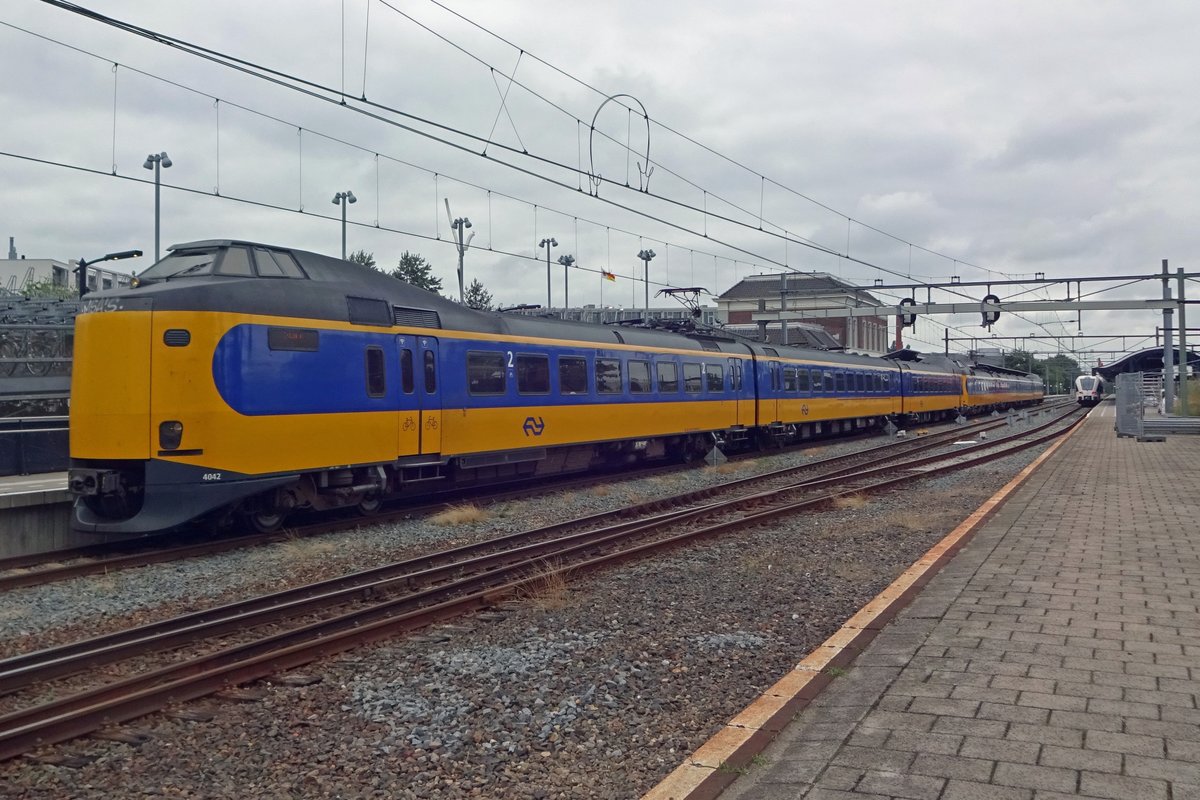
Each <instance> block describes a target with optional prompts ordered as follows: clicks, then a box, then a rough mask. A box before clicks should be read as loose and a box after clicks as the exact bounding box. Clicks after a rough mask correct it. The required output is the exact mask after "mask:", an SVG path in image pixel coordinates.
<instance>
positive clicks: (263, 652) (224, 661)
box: [0, 416, 1083, 759]
mask: <svg viewBox="0 0 1200 800" xmlns="http://www.w3.org/2000/svg"><path fill="white" fill-rule="evenodd" d="M1082 419H1083V417H1082V416H1081V417H1080V419H1079V420H1076V421H1075V422H1074V423H1073V424H1072V427H1073V426H1074V425H1077V424H1079V422H1080V421H1081V420H1082ZM1062 432H1063V431H1053V432H1050V433H1046V434H1043V435H1041V436H1039V437H1029V436H1028V435H1023V436H1022V437H1014V438H1021V439H1022V440H1023V441H1020V442H1018V443H1017V444H1015V445H1013V446H1011V447H1008V448H1005V449H1003V450H1001V451H998V452H992V453H988V454H985V455H980V456H977V457H974V458H968V459H963V458H962V456H961V453H952V454H946V455H945V458H947V459H949V460H950V461H951V463H949V464H947V465H945V466H943V467H938V468H934V469H931V470H928V471H926V472H925V473H924V474H926V475H933V474H939V473H941V472H946V471H951V470H956V469H962V468H965V467H967V466H971V465H974V464H976V463H982V462H986V461H992V460H995V459H997V458H1002V457H1004V456H1006V455H1010V454H1012V453H1015V452H1017V451H1020V450H1023V449H1026V448H1029V447H1033V446H1036V445H1037V444H1040V443H1042V442H1043V441H1048V440H1049V439H1051V438H1053V437H1055V436H1058V435H1060V434H1061V433H1062ZM987 449H992V450H995V443H989V445H988V447H987ZM908 481H911V477H910V476H907V475H904V476H897V477H893V478H890V479H887V480H884V481H881V482H878V483H875V484H872V485H870V486H866V487H858V488H855V489H850V490H846V491H843V492H838V493H835V494H833V495H826V496H822V497H819V498H810V499H807V500H804V501H801V502H799V503H786V504H783V505H781V506H778V507H776V508H772V509H768V510H765V511H760V512H755V513H752V514H748V515H743V516H741V517H739V518H736V519H734V520H729V521H726V522H722V523H718V524H716V525H709V526H706V527H702V528H699V529H694V530H691V531H686V532H684V533H680V534H676V535H673V536H669V537H666V538H661V539H657V540H654V541H651V542H643V543H641V544H634V545H631V546H628V547H624V548H622V549H618V550H615V551H613V552H607V553H601V554H599V555H594V556H591V557H586V555H587V554H588V553H591V552H594V551H595V550H596V549H597V548H600V547H603V546H606V545H609V544H616V543H618V541H619V539H621V538H623V537H627V536H629V535H630V532H631V531H637V532H644V531H645V530H648V529H652V528H654V527H655V525H656V524H658V523H656V522H654V521H638V522H637V523H635V524H633V525H632V526H629V525H626V526H622V527H626V528H629V529H630V530H629V531H626V532H624V533H613V532H611V531H601V533H603V534H604V535H603V536H602V537H601V538H600V539H599V540H591V541H583V542H576V543H574V544H572V545H571V546H569V547H567V548H566V549H563V550H560V551H559V552H558V553H557V554H556V557H558V558H563V557H566V556H567V555H578V556H580V557H583V560H581V561H579V562H577V563H573V564H569V565H567V566H561V567H557V568H551V569H544V571H543V573H542V574H543V575H552V574H564V573H567V572H571V571H575V570H580V569H586V568H590V567H593V566H598V565H600V564H605V563H612V562H614V561H619V560H624V559H628V558H632V557H634V556H635V555H639V554H642V553H644V552H649V551H652V550H657V549H662V548H664V547H670V546H674V545H675V544H678V543H681V542H683V541H688V540H691V539H695V538H696V537H698V536H701V535H708V534H712V533H719V532H724V531H727V530H730V529H733V528H741V527H745V526H748V525H754V524H758V523H760V522H765V521H767V520H770V519H773V518H776V517H779V516H781V515H784V514H791V513H794V512H795V511H797V510H799V509H801V508H807V507H813V506H815V505H819V504H827V503H829V502H831V501H832V500H833V499H834V498H836V497H838V496H841V495H844V494H853V493H861V492H865V491H877V490H878V489H880V488H884V487H888V486H892V485H895V484H897V483H900V482H908ZM755 499H757V498H755ZM745 501H746V498H745V497H742V498H738V499H736V500H734V501H730V503H738V502H742V503H744V502H745ZM730 503H716V504H712V507H711V508H708V509H692V510H689V511H687V512H680V513H678V514H668V515H664V516H666V517H670V518H672V519H674V520H678V519H684V518H689V517H694V516H697V515H699V514H702V513H705V512H706V511H712V510H714V509H715V508H716V507H718V506H727V505H730ZM568 538H578V537H568ZM545 563H546V562H545V561H544V556H543V557H540V558H538V559H537V560H535V561H532V562H530V561H525V562H522V563H518V564H513V565H510V566H508V567H505V568H500V569H496V570H490V571H488V572H485V573H483V574H482V575H475V576H472V577H468V578H464V579H461V580H459V581H452V582H450V583H447V584H443V585H439V586H435V587H431V588H428V589H425V590H422V591H421V592H418V593H416V594H415V595H411V596H406V597H401V598H397V599H394V600H390V601H387V602H384V603H381V604H379V605H377V606H373V607H371V608H368V609H365V610H362V611H355V612H351V613H349V614H344V615H340V616H338V617H335V618H333V619H330V620H323V621H320V622H317V623H313V624H310V625H306V626H303V627H301V628H297V629H294V630H291V631H287V632H284V633H281V634H276V635H274V636H271V637H268V638H267V639H264V640H261V641H258V642H251V643H248V644H244V645H239V646H235V647H232V648H228V649H226V650H223V651H219V652H216V653H212V654H209V655H207V656H202V657H200V658H198V659H194V660H192V661H189V662H185V663H182V664H177V665H172V666H169V667H164V668H162V669H159V670H156V671H154V672H152V673H148V674H145V675H140V676H134V677H132V678H128V679H125V680H123V681H119V682H117V683H115V684H110V685H108V686H105V687H101V688H99V689H95V690H91V691H88V692H83V693H80V694H77V695H74V696H72V697H68V698H64V699H61V700H57V701H53V702H51V703H47V704H43V705H41V706H36V707H34V708H31V709H26V710H24V711H18V712H14V713H13V714H9V715H6V716H5V717H3V718H0V759H4V758H8V757H11V756H13V755H17V754H19V753H21V752H25V751H27V750H28V749H31V748H32V747H34V746H37V745H38V744H42V743H48V742H50V741H62V740H63V739H67V738H72V737H73V736H76V735H79V734H80V733H86V732H88V731H90V730H94V729H95V728H96V727H98V726H103V725H105V724H113V723H117V722H123V721H126V720H128V719H132V718H134V717H137V716H141V715H143V714H145V713H147V712H148V711H151V710H154V709H156V708H160V707H162V706H163V705H164V704H169V703H171V702H178V701H181V700H186V699H192V698H194V697H198V696H202V695H203V694H207V693H209V692H211V691H213V690H214V689H215V688H220V687H221V686H225V685H227V684H231V683H234V684H236V683H244V682H246V681H249V680H253V679H255V678H262V677H266V676H268V675H270V674H272V673H274V672H278V671H281V670H284V669H290V668H292V667H294V666H299V665H301V664H303V663H308V662H310V661H312V660H314V659H316V658H320V657H322V656H325V655H329V654H331V653H333V652H340V651H342V650H345V649H348V648H350V647H353V646H357V645H358V644H361V643H363V642H364V641H374V640H375V639H377V638H381V637H384V636H388V635H390V634H391V633H393V632H395V631H399V630H407V629H411V628H414V627H421V626H424V625H428V624H430V623H431V622H433V621H437V620H439V619H443V618H446V617H449V616H454V615H457V614H459V613H462V611H464V610H469V609H470V608H479V607H484V606H487V605H491V604H493V603H494V602H495V601H496V600H498V599H501V598H503V597H507V596H509V595H511V594H513V593H514V592H516V591H518V590H519V589H520V588H521V587H525V586H527V585H528V584H529V582H530V579H531V570H534V569H536V568H538V567H539V565H542V566H543V567H544V565H545ZM514 576H515V578H514ZM463 591H466V592H467V594H465V595H460V596H459V597H456V598H452V599H447V600H444V601H442V602H438V603H436V604H435V605H433V606H431V607H427V608H422V609H410V610H406V611H402V612H401V613H400V614H399V616H396V615H395V611H397V610H400V609H403V608H404V607H405V606H406V605H411V604H412V603H414V602H416V601H417V600H418V599H419V598H422V597H423V598H428V599H436V598H437V597H438V596H439V595H445V594H446V593H451V592H463Z"/></svg>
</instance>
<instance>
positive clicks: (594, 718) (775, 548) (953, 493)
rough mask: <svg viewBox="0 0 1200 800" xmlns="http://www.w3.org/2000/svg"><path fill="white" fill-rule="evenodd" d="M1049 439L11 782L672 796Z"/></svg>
mask: <svg viewBox="0 0 1200 800" xmlns="http://www.w3.org/2000/svg"><path fill="white" fill-rule="evenodd" d="M880 441H881V440H880V439H874V440H871V441H868V442H865V443H864V442H837V443H829V444H826V445H823V446H822V447H821V448H820V450H821V452H820V453H819V455H814V453H813V451H811V450H810V451H808V452H801V453H798V454H784V455H779V456H774V457H771V458H762V459H756V460H755V461H754V462H752V463H748V464H746V465H745V466H739V467H737V469H736V471H735V472H734V473H733V474H735V475H736V476H738V477H741V476H744V475H748V474H751V472H755V471H765V470H768V469H777V468H779V467H781V466H784V465H785V464H786V463H790V462H796V461H801V462H802V461H804V460H815V458H817V457H823V456H825V455H833V454H837V453H839V452H842V451H844V450H848V449H859V448H862V447H865V446H869V445H874V444H878V443H879V442H880ZM1041 449H1042V448H1034V449H1030V450H1027V451H1025V452H1024V453H1022V454H1019V455H1016V456H1011V457H1009V458H1006V459H1004V460H1001V461H997V462H994V463H992V464H988V465H984V466H980V467H976V468H974V469H971V470H969V471H966V472H963V473H955V474H951V475H946V476H941V477H935V478H925V479H920V480H918V479H916V478H914V481H913V483H912V484H911V486H910V487H908V488H907V489H905V490H903V491H893V492H890V493H887V494H883V495H878V496H869V497H861V498H857V497H856V498H851V499H850V500H848V501H846V502H843V503H840V504H839V507H837V508H834V509H831V510H830V511H827V512H824V513H821V514H812V515H801V516H795V517H790V518H786V519H782V520H777V521H775V522H774V523H772V524H771V526H770V527H764V528H760V529H757V530H754V531H751V532H743V533H740V534H737V535H733V536H726V537H723V538H719V539H710V540H706V541H703V542H700V543H697V544H695V545H693V546H690V547H687V548H681V549H677V550H675V551H672V552H670V553H667V554H664V555H659V556H654V557H652V558H648V559H645V560H642V561H638V562H633V563H627V564H624V565H622V566H619V567H615V568H610V569H607V570H604V571H602V572H598V573H592V574H588V575H584V576H575V577H572V578H570V579H568V580H566V581H562V580H555V579H552V578H548V579H547V580H546V581H544V582H542V583H541V584H540V585H538V586H536V587H532V588H531V590H530V592H529V595H528V596H526V597H521V598H515V599H514V600H512V601H509V602H506V603H505V604H503V605H502V606H501V607H500V608H498V609H496V610H494V611H490V612H486V613H483V614H478V615H474V616H471V617H466V618H463V619H462V620H459V621H456V622H455V623H453V624H449V625H442V626H438V627H435V628H431V629H428V630H426V631H423V632H421V633H419V634H417V635H412V636H408V637H398V638H395V639H392V640H388V641H386V642H384V643H382V644H379V645H376V646H372V647H364V648H360V649H358V650H355V651H352V652H349V653H346V654H344V655H342V656H340V657H336V658H334V659H331V660H329V661H324V662H320V663H318V664H312V665H310V666H309V667H307V668H305V669H304V670H303V672H304V673H306V674H310V675H314V676H318V677H320V678H321V680H320V681H319V682H317V683H313V684H311V685H307V686H300V687H296V686H289V685H282V684H279V683H267V684H264V685H263V686H264V688H265V692H264V693H263V694H264V696H263V697H262V699H261V700H259V701H257V702H236V701H233V700H227V699H218V698H210V699H208V700H205V701H200V702H197V703H193V704H189V705H188V706H185V708H188V709H193V710H194V709H210V710H212V711H213V712H215V714H214V716H213V718H212V719H211V720H210V721H185V720H179V719H175V718H173V717H170V716H168V715H164V714H155V715H152V716H149V717H146V718H143V719H141V720H138V721H136V722H135V723H133V724H132V726H131V727H134V728H137V729H138V730H140V731H144V732H145V733H146V734H148V736H147V738H146V740H145V741H144V743H142V744H141V745H139V746H131V745H128V744H121V743H115V742H111V741H101V740H96V739H83V740H78V741H75V742H70V743H66V744H64V745H60V746H58V747H53V748H45V749H43V750H42V751H39V752H38V753H37V754H35V755H38V756H51V755H55V756H63V755H76V756H80V757H81V762H80V763H81V764H82V765H81V766H76V767H67V766H54V765H50V764H46V763H40V762H38V761H35V760H32V759H21V760H14V761H10V762H7V763H3V764H0V785H3V786H4V787H5V792H6V793H7V794H6V795H5V796H14V797H29V798H52V797H53V798H58V797H79V798H101V797H105V798H112V797H129V796H164V797H197V798H198V797H204V798H209V797H221V798H224V797H230V798H233V797H238V798H245V797H263V798H266V797H339V798H357V797H379V798H384V797H388V798H392V797H395V798H458V797H514V798H577V797H593V798H628V797H636V796H638V795H639V794H641V793H642V792H644V791H645V790H647V789H649V788H650V787H651V786H653V785H654V784H655V783H656V782H657V781H658V780H660V779H661V778H662V777H663V776H665V775H666V774H667V773H668V772H670V770H671V769H673V768H674V767H675V766H676V765H678V764H679V763H680V761H682V759H683V758H684V757H685V756H686V755H687V754H688V753H690V752H691V751H692V750H694V749H695V748H696V747H697V746H699V745H700V744H701V743H703V742H704V741H705V739H707V738H708V736H710V735H711V734H712V733H713V732H714V731H715V730H716V729H717V728H719V727H720V725H721V724H722V723H724V722H725V721H726V720H727V719H728V718H729V717H731V716H732V715H733V714H735V713H737V712H738V711H739V710H740V709H742V708H743V707H744V706H745V705H747V704H748V703H749V702H750V701H752V700H753V699H754V698H755V697H757V696H758V695H759V694H760V693H761V692H762V691H763V690H764V689H765V688H767V687H768V686H770V685H771V684H772V683H774V682H775V680H777V679H778V678H779V677H780V676H781V675H783V674H784V673H786V672H787V671H788V670H790V669H791V668H792V667H793V666H794V665H795V663H796V662H797V661H799V660H800V659H801V658H803V656H804V655H805V654H806V653H807V652H809V651H810V650H811V649H812V648H813V647H815V646H817V645H818V644H820V643H821V642H822V641H823V640H824V639H825V638H826V637H828V636H829V635H830V634H831V633H833V632H834V631H835V630H836V629H837V628H838V627H839V626H840V625H841V624H842V622H843V621H844V620H845V619H846V618H847V617H849V616H850V615H851V614H853V613H854V612H855V611H856V610H857V609H858V608H859V607H861V606H862V605H863V604H864V603H865V602H867V601H868V600H869V599H870V598H871V597H873V596H874V595H875V594H876V593H878V592H879V591H880V590H881V589H882V588H884V587H885V586H886V585H887V584H888V583H890V582H891V581H892V580H893V579H894V578H895V576H896V575H898V574H899V573H900V572H902V571H903V570H904V569H906V568H907V567H908V566H909V565H910V564H911V563H912V562H913V561H915V560H916V559H917V558H919V557H920V555H921V554H922V553H923V552H924V551H925V550H927V549H928V548H929V547H930V546H931V545H933V544H934V543H936V542H937V541H939V540H940V539H941V538H942V537H943V536H944V535H945V534H946V533H947V532H949V531H950V530H952V529H953V528H954V527H955V526H956V525H957V524H958V523H959V522H960V521H961V520H962V518H963V517H965V516H966V515H967V514H969V513H970V512H971V511H973V510H974V509H975V508H976V507H977V506H978V505H979V504H980V503H981V502H983V501H984V500H985V499H987V497H989V496H990V495H991V494H993V493H994V492H995V491H996V490H997V489H999V488H1000V487H1001V486H1002V485H1004V483H1006V482H1007V481H1008V480H1009V479H1011V477H1012V476H1013V475H1014V474H1015V473H1016V472H1017V471H1019V470H1020V469H1021V468H1023V467H1024V466H1025V465H1026V464H1028V463H1029V462H1031V461H1032V460H1033V459H1034V458H1035V457H1036V455H1037V454H1038V453H1039V452H1040V451H1041ZM726 477H727V473H725V474H723V473H720V472H718V470H713V469H706V470H700V471H691V472H684V473H680V474H678V475H673V476H670V477H666V478H652V479H645V480H641V481H632V482H612V483H608V484H605V485H604V486H603V487H602V489H600V490H598V491H576V492H568V493H558V494H555V495H549V496H546V497H543V498H538V499H534V500H529V501H523V502H521V503H506V504H501V505H498V506H495V507H492V508H489V509H487V515H488V516H487V517H486V518H485V519H483V520H480V521H477V522H474V523H471V524H468V525H460V526H454V527H447V526H439V525H437V524H435V523H433V522H432V521H430V520H424V519H420V520H412V521H410V522H409V523H407V524H404V525H396V524H392V525H387V526H374V527H364V528H362V529H360V530H358V531H356V532H351V533H348V534H341V535H340V536H338V537H322V538H321V539H318V540H312V541H307V540H306V541H296V542H288V543H284V544H283V545H280V546H277V547H269V548H261V549H259V550H255V551H247V552H241V553H227V554H223V555H219V556H214V557H210V558H205V559H195V560H192V561H187V562H178V563H173V564H168V565H161V566H156V567H147V568H144V569H139V570H134V571H130V572H129V573H117V574H114V575H110V576H106V577H103V578H85V579H80V580H77V581H73V582H70V583H64V584H60V585H52V586H44V587H34V588H30V589H27V590H19V591H14V592H11V593H9V594H8V595H6V597H5V604H4V611H3V612H0V647H2V648H3V650H4V652H5V653H6V654H8V653H14V652H23V651H27V650H29V649H31V648H32V647H35V646H46V645H47V644H49V643H53V642H55V641H60V640H69V639H71V638H78V637H79V636H81V635H82V633H81V632H83V631H86V632H89V633H95V632H99V631H100V630H103V629H108V628H110V627H118V628H119V627H124V626H126V625H128V624H130V620H136V621H144V620H145V619H152V618H158V617H160V616H165V615H169V614H171V613H177V612H178V611H179V610H181V609H183V608H195V607H204V606H207V605H211V604H212V603H213V602H215V601H217V600H219V599H225V598H228V597H231V596H241V595H245V594H252V593H254V592H258V591H262V590H263V587H271V588H281V587H282V586H283V585H290V584H291V583H292V582H294V581H296V580H299V579H301V578H304V577H305V576H315V575H321V574H326V573H328V572H329V571H330V570H334V571H346V570H349V569H356V568H362V567H365V566H371V565H375V564H378V563H381V562H382V560H384V559H391V558H396V557H399V556H401V555H404V554H408V553H413V552H420V551H426V550H429V549H431V548H432V547H434V546H441V545H442V544H444V543H445V542H446V540H447V539H452V540H454V542H455V543H462V542H465V541H474V540H476V539H478V538H486V537H492V536H496V535H500V534H503V533H507V532H510V531H514V530H520V529H525V528H529V527H533V526H535V525H537V524H541V523H544V522H549V521H556V520H562V519H565V518H568V517H576V516H583V515H585V514H589V513H595V512H597V511H601V510H606V509H611V508H618V507H622V506H627V505H631V504H633V503H637V502H642V501H645V500H647V499H650V498H652V497H658V496H665V495H671V494H676V493H678V492H681V491H685V490H687V489H694V488H699V487H700V486H703V485H706V483H715V482H720V481H721V480H724V479H726Z"/></svg>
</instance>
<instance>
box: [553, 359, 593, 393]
mask: <svg viewBox="0 0 1200 800" xmlns="http://www.w3.org/2000/svg"><path fill="white" fill-rule="evenodd" d="M587 390H588V380H587V359H586V358H580V357H579V356H559V358H558V392H559V394H587Z"/></svg>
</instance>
